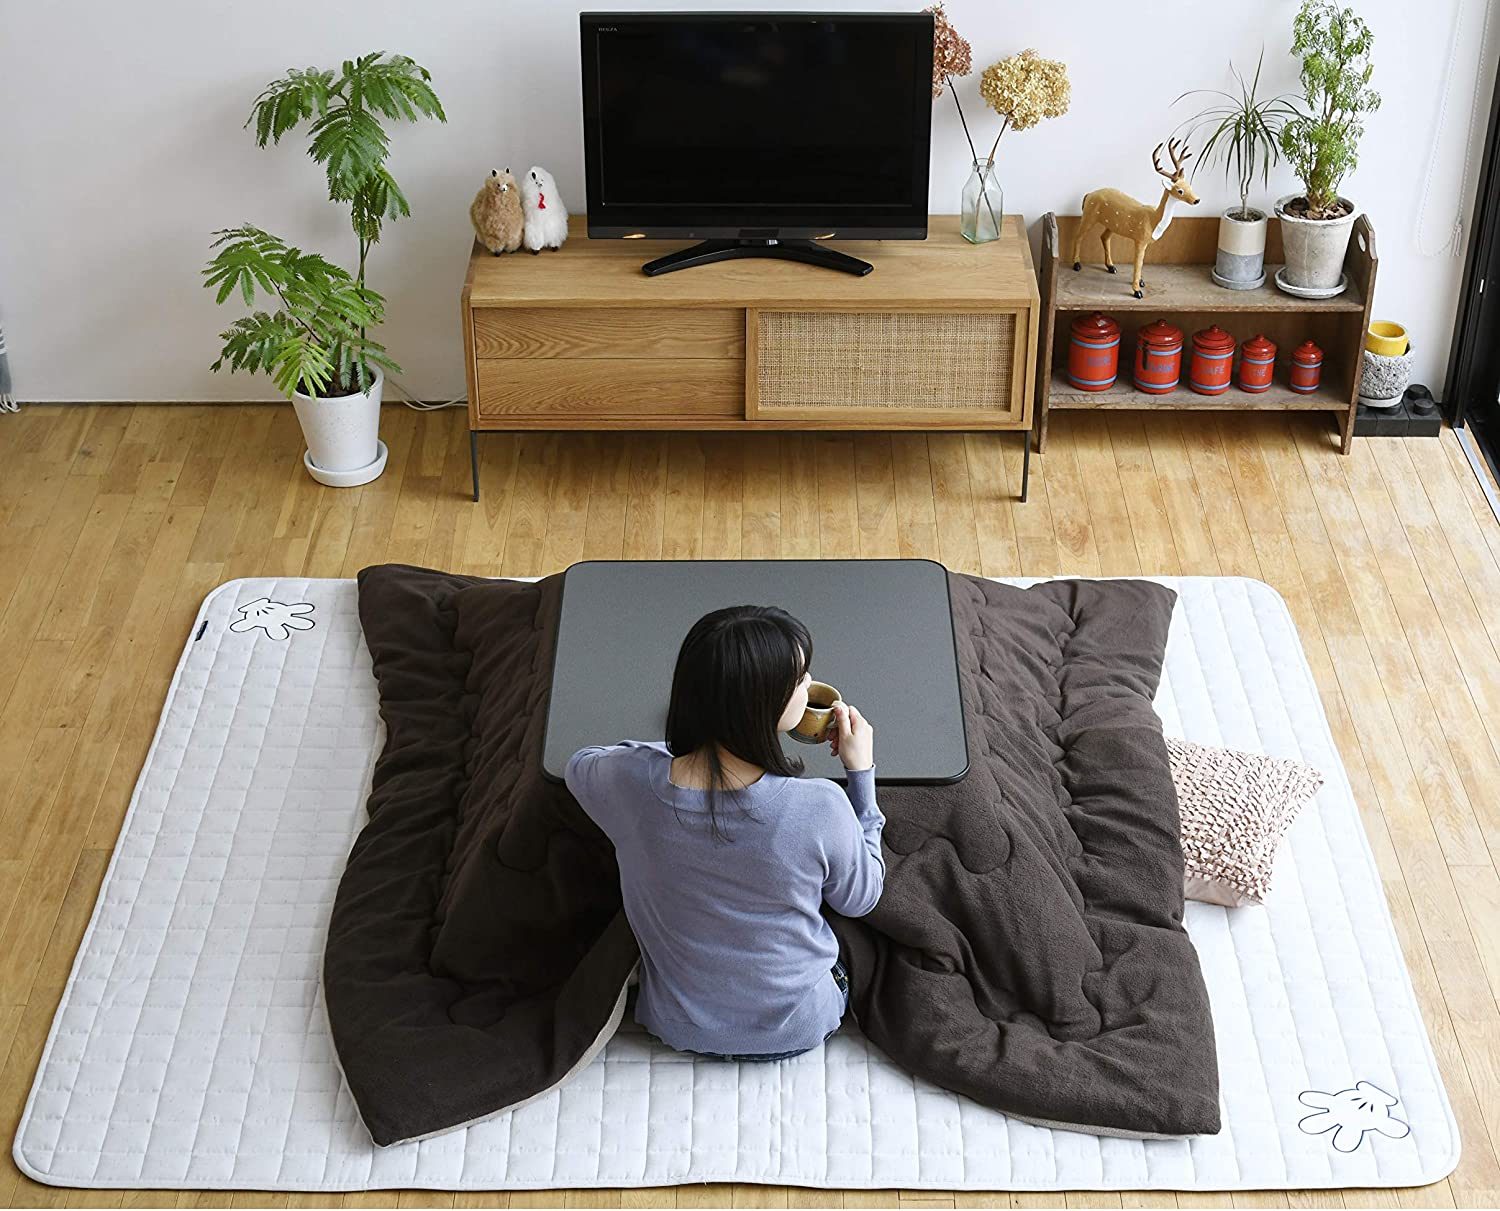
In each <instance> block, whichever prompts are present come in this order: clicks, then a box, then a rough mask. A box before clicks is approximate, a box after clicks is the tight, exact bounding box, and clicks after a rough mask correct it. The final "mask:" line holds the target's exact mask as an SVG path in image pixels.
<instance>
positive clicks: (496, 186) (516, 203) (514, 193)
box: [469, 168, 526, 256]
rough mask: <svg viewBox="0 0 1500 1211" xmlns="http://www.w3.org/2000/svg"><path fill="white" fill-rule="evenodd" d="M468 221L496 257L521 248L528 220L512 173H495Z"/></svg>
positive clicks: (482, 242) (486, 181) (501, 171)
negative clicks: (522, 210)
mask: <svg viewBox="0 0 1500 1211" xmlns="http://www.w3.org/2000/svg"><path fill="white" fill-rule="evenodd" d="M469 221H470V222H471V223H473V224H474V234H475V235H476V236H478V237H479V242H480V243H481V244H483V245H484V246H485V247H486V248H488V249H489V250H490V251H491V252H492V253H494V254H495V255H496V256H499V255H500V254H501V253H502V252H514V251H515V250H516V249H517V248H519V247H520V246H521V237H522V236H523V235H524V234H525V233H526V220H525V217H524V216H523V214H522V212H521V191H520V190H519V189H518V188H516V179H515V177H513V176H511V175H510V169H508V168H506V169H503V170H501V169H498V168H497V169H492V170H491V171H490V175H489V177H488V178H487V179H486V180H485V182H484V184H483V185H481V186H480V187H479V192H478V193H477V194H475V195H474V202H473V204H472V205H471V206H470V207H469Z"/></svg>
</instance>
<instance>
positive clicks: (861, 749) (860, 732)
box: [828, 702, 875, 772]
mask: <svg viewBox="0 0 1500 1211" xmlns="http://www.w3.org/2000/svg"><path fill="white" fill-rule="evenodd" d="M833 716H834V725H835V726H834V727H833V729H832V733H831V735H830V736H829V738H828V747H829V749H830V750H831V751H832V753H833V755H834V756H835V757H837V758H838V759H839V760H840V761H842V762H843V763H844V768H845V769H846V770H849V771H850V772H853V771H854V770H862V769H870V768H871V767H872V766H873V765H874V764H875V729H874V728H873V727H871V726H870V723H869V720H867V719H866V718H865V717H864V716H863V715H861V714H860V713H859V708H858V707H853V706H850V705H849V704H848V703H847V702H835V703H834V704H833Z"/></svg>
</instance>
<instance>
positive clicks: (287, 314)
mask: <svg viewBox="0 0 1500 1211" xmlns="http://www.w3.org/2000/svg"><path fill="white" fill-rule="evenodd" d="M431 79H432V77H431V75H430V74H429V73H428V71H427V69H426V68H424V67H421V66H419V65H418V64H416V63H414V62H413V61H412V60H410V59H408V58H407V57H406V56H405V55H389V56H388V55H386V54H384V53H383V52H377V53H375V54H370V55H363V56H361V57H360V58H358V59H346V60H345V61H344V63H343V65H342V67H341V69H340V70H339V71H338V72H333V71H319V70H317V69H313V68H309V69H306V70H301V69H293V70H292V71H290V72H288V73H287V74H286V75H285V76H284V77H282V78H281V79H280V80H275V81H273V82H272V83H271V84H269V85H268V86H267V87H266V89H265V91H264V92H262V93H261V95H260V96H259V97H257V98H256V101H255V106H254V109H253V110H252V111H251V114H250V118H249V120H248V121H247V122H246V123H245V125H246V126H247V127H248V126H252V125H253V126H254V127H255V141H256V143H257V144H258V145H259V146H261V147H264V146H266V144H267V143H276V142H279V141H280V140H281V138H282V136H283V135H285V134H287V133H289V132H290V131H292V130H294V129H296V128H297V127H298V126H300V125H301V124H302V123H303V122H311V135H312V140H311V143H310V144H309V146H308V150H307V154H308V155H310V156H311V157H312V158H313V159H314V160H315V161H316V162H317V163H319V164H321V165H322V166H323V168H324V171H325V172H326V173H327V177H328V197H329V200H330V201H333V202H344V203H348V205H349V211H350V221H351V223H352V225H353V227H354V235H355V238H356V240H357V242H358V247H359V266H358V269H357V270H356V271H355V272H354V273H352V274H351V273H349V272H348V271H347V270H345V269H342V268H340V267H339V266H337V265H333V264H331V263H329V262H328V261H326V260H324V259H323V258H322V257H321V256H318V255H316V254H314V253H307V252H303V251H302V250H301V249H300V248H294V247H292V246H291V245H290V244H288V243H286V242H285V241H284V240H282V239H280V238H278V237H277V236H274V235H271V234H270V233H268V232H266V231H263V230H261V229H260V228H258V227H254V226H251V225H249V224H244V225H241V226H239V227H234V228H228V229H225V230H222V231H218V232H215V233H214V234H215V235H216V236H217V237H218V238H217V239H216V240H215V241H214V243H213V245H212V247H213V248H215V249H217V250H218V251H217V253H216V254H215V256H214V258H213V260H211V261H210V262H209V264H208V267H207V268H206V269H205V270H204V271H203V272H204V277H205V282H204V285H205V286H208V287H210V288H216V289H217V291H218V294H217V301H218V302H220V303H224V302H226V301H227V300H228V299H229V297H230V296H231V295H233V294H235V293H238V294H239V295H240V296H241V297H242V298H243V300H244V302H245V305H246V306H247V307H251V306H254V304H255V298H256V292H257V291H259V292H260V293H261V294H264V295H266V296H268V297H273V298H274V299H275V300H276V301H277V302H278V303H279V306H278V307H277V309H276V310H274V311H270V312H267V311H256V312H254V313H253V314H251V315H248V316H245V317H243V318H241V319H239V320H236V321H235V322H234V323H233V324H232V325H230V327H229V328H228V329H226V330H225V331H224V332H223V333H222V334H221V336H222V339H223V341H224V348H223V352H222V353H220V355H219V358H218V360H217V361H215V362H214V364H213V368H214V369H215V370H218V369H220V368H221V367H223V366H228V367H229V369H230V370H249V371H253V372H259V373H263V374H268V375H270V376H271V380H272V381H273V382H274V383H275V384H276V386H277V388H278V390H280V391H281V392H282V393H283V394H285V395H287V396H288V397H290V398H291V400H292V403H293V406H294V407H295V408H296V410H297V420H298V421H299V423H300V424H301V425H302V433H303V436H304V437H305V438H306V439H307V453H306V454H305V455H304V456H303V463H304V465H305V466H306V467H307V470H308V473H309V474H310V475H311V476H312V477H313V478H314V479H316V480H317V481H318V482H319V483H324V484H329V485H331V486H334V487H353V486H354V485H356V484H363V483H369V482H370V480H372V479H374V478H376V476H378V475H379V474H380V473H381V471H383V470H384V469H385V448H384V446H383V445H382V444H381V442H380V398H381V393H382V390H383V387H384V383H385V372H387V371H389V372H391V373H396V372H399V370H400V367H399V366H397V365H396V364H395V362H393V361H392V360H391V359H390V358H389V357H388V356H387V354H386V351H385V347H384V346H383V345H381V344H380V343H379V342H378V341H375V340H374V339H372V338H371V337H370V335H369V330H370V329H371V328H375V327H378V326H379V324H380V322H381V320H382V319H383V318H384V315H385V300H384V299H382V298H381V296H380V295H379V294H377V293H375V291H373V290H371V289H369V287H367V286H366V284H365V266H366V261H367V259H368V257H369V253H370V249H371V248H372V247H373V246H374V245H375V244H376V243H377V242H378V241H379V239H380V233H381V228H382V226H383V225H384V222H385V220H387V219H397V218H401V217H403V216H405V215H409V214H410V213H411V208H410V206H408V204H407V201H406V197H405V195H404V194H402V192H401V188H400V186H399V185H397V184H396V180H395V178H394V177H392V176H391V174H390V171H389V170H388V169H387V168H386V166H385V160H386V156H387V155H388V153H389V141H390V140H389V136H388V135H387V134H386V132H385V129H384V127H383V126H382V125H381V121H380V120H381V118H386V119H389V120H391V121H398V120H405V121H408V122H414V121H416V120H417V119H418V118H419V117H431V118H436V119H437V120H438V121H440V122H442V121H446V120H447V119H446V116H445V115H444V113H443V107H442V105H441V104H440V103H439V102H438V98H437V94H436V93H435V92H434V91H433V89H432V85H431Z"/></svg>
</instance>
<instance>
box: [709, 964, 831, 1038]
mask: <svg viewBox="0 0 1500 1211" xmlns="http://www.w3.org/2000/svg"><path fill="white" fill-rule="evenodd" d="M831 974H832V976H833V982H834V983H835V984H837V985H838V986H839V991H840V992H842V993H843V994H844V1010H845V1012H848V1009H849V973H848V972H846V971H845V970H844V965H843V964H842V963H840V962H837V961H835V962H834V964H833V968H832V971H831ZM837 1032H838V1027H837V1026H835V1027H834V1028H833V1029H832V1030H830V1031H829V1032H828V1033H827V1034H825V1035H824V1036H823V1042H825V1043H826V1042H828V1040H829V1039H831V1038H833V1036H834V1035H835V1034H836V1033H837ZM811 1050H812V1048H811V1047H799V1048H798V1049H797V1050H796V1051H778V1052H771V1053H761V1054H756V1055H716V1054H715V1053H713V1052H710V1051H699V1052H694V1054H695V1055H701V1056H703V1057H704V1059H709V1060H733V1061H735V1062H736V1063H740V1064H774V1063H776V1062H777V1061H779V1060H789V1059H792V1058H793V1057H794V1056H799V1055H804V1054H806V1053H807V1052H809V1051H811Z"/></svg>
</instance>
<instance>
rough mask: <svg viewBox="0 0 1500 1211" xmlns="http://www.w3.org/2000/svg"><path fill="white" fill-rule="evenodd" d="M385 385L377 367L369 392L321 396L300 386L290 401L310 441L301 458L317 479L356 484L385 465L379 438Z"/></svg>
mask: <svg viewBox="0 0 1500 1211" xmlns="http://www.w3.org/2000/svg"><path fill="white" fill-rule="evenodd" d="M384 388H385V375H383V374H381V373H380V372H379V371H378V370H377V371H376V372H375V381H374V382H373V383H371V384H370V389H369V390H368V391H360V392H356V393H355V394H353V395H336V396H329V397H326V398H319V399H314V398H313V397H312V396H309V395H303V394H302V393H301V392H300V391H299V392H297V394H296V395H295V396H293V398H292V406H293V407H294V408H295V409H296V410H297V421H298V423H299V424H301V426H302V436H303V437H304V438H305V439H306V440H307V454H306V456H305V457H304V459H303V463H304V464H305V465H306V467H307V470H308V473H309V474H310V475H311V476H312V477H313V478H314V479H316V480H317V481H318V482H319V483H325V484H329V485H331V486H334V487H354V486H356V485H358V484H367V483H369V482H370V481H371V480H372V479H375V478H376V477H377V476H378V475H379V474H380V473H381V472H382V471H384V470H385V451H384V447H383V446H382V445H381V442H380V395H381V392H382V391H383V390H384ZM320 472H321V473H322V474H320Z"/></svg>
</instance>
